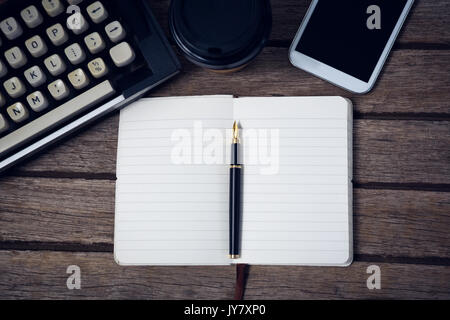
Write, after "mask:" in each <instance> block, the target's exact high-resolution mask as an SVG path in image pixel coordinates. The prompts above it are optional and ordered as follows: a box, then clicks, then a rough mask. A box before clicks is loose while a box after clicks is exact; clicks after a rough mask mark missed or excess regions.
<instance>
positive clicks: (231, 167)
mask: <svg viewBox="0 0 450 320" xmlns="http://www.w3.org/2000/svg"><path fill="white" fill-rule="evenodd" d="M236 168H238V169H242V166H241V165H240V164H232V165H231V166H230V169H236Z"/></svg>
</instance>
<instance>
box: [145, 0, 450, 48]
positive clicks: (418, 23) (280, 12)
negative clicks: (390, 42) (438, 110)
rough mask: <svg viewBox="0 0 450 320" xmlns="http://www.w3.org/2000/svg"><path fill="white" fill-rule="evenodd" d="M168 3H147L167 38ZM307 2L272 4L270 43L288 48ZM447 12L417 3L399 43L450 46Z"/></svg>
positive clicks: (442, 0)
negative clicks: (281, 44) (276, 43)
mask: <svg viewBox="0 0 450 320" xmlns="http://www.w3.org/2000/svg"><path fill="white" fill-rule="evenodd" d="M169 3H170V1H169V0H157V1H150V6H151V8H152V9H153V12H154V14H155V16H156V19H157V20H158V21H159V23H160V24H161V26H162V27H163V29H164V30H165V32H166V34H167V35H169V34H170V32H169V30H168V29H169V28H168V24H169V23H168V11H169ZM310 3H311V1H310V0H276V1H271V4H272V11H273V12H272V16H273V28H272V34H271V40H273V41H282V42H284V43H285V44H286V45H289V44H290V42H291V41H292V39H293V38H294V36H295V33H296V32H297V29H298V27H299V26H300V23H301V21H302V19H303V17H304V15H305V13H306V10H307V9H308V6H309V4H310ZM449 20H450V11H449V10H448V3H447V1H446V0H433V1H424V0H417V1H416V4H415V6H414V8H413V10H412V12H411V14H410V17H409V19H408V21H407V24H406V26H405V28H404V30H403V32H402V33H401V34H400V37H399V39H398V41H399V42H400V43H419V42H421V43H434V44H446V45H448V44H450V30H449V28H448V27H447V25H446V23H445V22H446V21H449Z"/></svg>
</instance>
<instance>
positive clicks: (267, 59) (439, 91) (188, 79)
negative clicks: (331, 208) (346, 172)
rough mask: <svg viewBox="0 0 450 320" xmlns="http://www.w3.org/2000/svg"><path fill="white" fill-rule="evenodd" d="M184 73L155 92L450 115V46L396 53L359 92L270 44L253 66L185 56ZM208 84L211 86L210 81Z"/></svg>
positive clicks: (153, 93) (377, 112)
mask: <svg viewBox="0 0 450 320" xmlns="http://www.w3.org/2000/svg"><path fill="white" fill-rule="evenodd" d="M180 60H181V61H182V64H183V72H182V74H181V75H179V76H177V77H176V78H174V79H173V80H171V81H169V82H168V83H166V84H164V85H162V86H161V87H159V88H157V89H156V90H154V91H152V93H151V95H152V96H184V95H209V94H233V95H235V96H272V95H275V96H280V95H281V96H329V95H338V96H344V97H347V98H350V99H351V100H352V101H353V103H354V109H355V111H356V112H358V113H375V114H380V113H411V114H419V113H445V114H450V102H449V101H450V90H448V89H449V88H450V77H449V76H448V73H449V66H450V51H447V50H436V51H433V50H399V51H395V52H393V53H392V55H391V56H390V58H389V60H388V62H387V64H386V66H385V68H384V71H383V73H382V74H381V76H380V78H379V79H378V82H377V85H376V87H375V88H374V89H373V91H371V92H370V93H369V94H366V95H356V94H351V93H350V92H348V91H345V90H343V89H340V88H337V87H335V86H333V85H331V84H329V83H328V82H325V81H324V80H321V79H319V78H317V77H314V76H312V75H309V74H308V73H306V72H304V71H301V70H299V69H297V68H295V67H293V66H292V65H291V64H290V62H289V60H288V49H286V48H265V49H264V50H263V52H262V53H261V55H260V56H258V57H257V58H256V59H255V61H254V62H253V63H252V64H250V65H249V66H248V67H247V68H245V69H243V70H242V71H240V72H236V73H232V74H218V73H213V72H210V71H207V70H204V69H202V68H200V67H197V66H195V65H194V64H192V63H190V62H188V61H186V59H184V58H182V57H180ZM205 84H206V85H205Z"/></svg>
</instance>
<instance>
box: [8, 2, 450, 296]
mask: <svg viewBox="0 0 450 320" xmlns="http://www.w3.org/2000/svg"><path fill="white" fill-rule="evenodd" d="M168 4H169V0H153V1H151V6H152V8H153V9H154V13H155V16H156V18H157V20H159V21H160V23H161V24H162V25H163V28H164V29H165V30H166V31H167V8H168ZM308 5H309V0H272V7H273V20H274V26H273V32H272V36H271V40H270V42H269V46H268V47H267V48H266V49H265V50H263V52H262V53H261V55H260V56H259V57H258V58H257V59H255V61H254V62H253V63H252V64H251V65H250V66H249V67H247V68H245V69H244V70H242V71H241V72H238V73H234V74H230V75H218V74H214V73H211V72H208V71H205V70H203V69H201V68H198V67H196V66H194V65H192V64H190V63H188V62H187V61H186V60H185V59H184V58H182V57H180V58H181V62H182V64H183V68H184V70H183V72H182V73H181V74H180V75H179V76H178V77H177V78H176V79H174V80H173V81H170V82H168V83H167V84H164V85H163V86H161V87H160V88H158V89H156V90H155V91H152V92H151V94H150V95H151V96H173V95H197V94H198V95H206V94H233V95H236V96H272V95H275V96H278V95H281V96H288V95H299V96H305V95H308V96H311V95H342V96H345V97H349V98H351V99H352V101H353V103H354V110H355V118H356V119H355V121H354V181H355V190H354V250H355V254H356V255H355V260H356V261H355V262H354V263H353V265H352V266H351V267H349V268H306V267H270V266H251V267H250V269H249V273H248V282H247V286H246V292H245V298H248V299H280V298H284V299H312V298H319V299H327V298H332V299H333V298H344V299H352V298H357V299H359V298H401V299H405V298H416V299H432V298H439V299H449V298H450V286H449V284H450V239H449V238H450V192H449V191H450V187H449V186H450V148H449V146H450V102H449V101H450V77H449V71H450V29H449V28H448V21H450V10H449V9H448V8H447V7H448V1H447V0H436V1H431V0H416V4H415V6H414V9H413V11H412V14H411V16H410V17H409V18H408V21H407V24H406V26H405V28H404V30H403V31H402V33H401V35H400V37H399V39H398V41H397V44H396V45H395V47H394V50H393V52H392V54H391V56H390V58H389V60H388V63H387V65H386V67H385V69H384V72H383V74H382V75H381V78H380V79H379V81H378V84H377V86H376V88H375V89H374V90H373V91H372V92H371V93H370V94H368V95H353V94H350V93H348V92H346V91H343V90H341V89H338V88H336V87H333V86H332V85H330V84H328V83H326V82H324V81H322V80H320V79H317V78H315V77H312V76H310V75H308V74H306V73H304V72H302V71H300V70H298V69H295V68H294V67H292V66H291V65H290V64H289V62H288V59H287V52H288V51H287V50H288V49H287V48H288V46H289V45H290V42H291V40H292V38H293V36H294V34H295V32H296V30H297V28H298V26H299V24H300V21H301V19H302V17H303V15H304V13H305V12H306V9H307V6H308ZM117 125H118V115H117V114H116V115H112V116H110V117H108V118H107V119H106V120H104V121H102V122H100V123H98V124H97V125H95V126H93V127H92V128H90V129H88V130H86V131H84V132H83V133H80V134H78V135H76V136H75V137H74V138H73V139H70V140H67V141H65V142H63V143H61V144H60V145H58V146H56V147H55V148H53V149H52V150H50V151H49V152H46V153H44V154H42V155H41V156H40V157H38V158H36V159H34V160H32V161H30V162H28V163H26V164H24V165H22V166H19V167H17V168H16V169H15V170H13V171H11V172H9V174H8V175H7V176H6V177H1V178H0V226H1V227H0V299H2V298H4V299H15V298H35V299H39V298H40V299H42V298H47V299H51V298H58V299H61V298H63V299H66V298H67V299H69V298H115V299H117V298H126V299H132V298H148V299H164V298H169V299H183V298H191V299H192V298H193V299H231V298H233V293H234V281H235V277H236V273H235V268H234V267H176V268H172V267H131V268H130V267H126V268H124V267H119V266H117V265H116V264H115V262H114V260H113V256H112V249H113V245H112V241H113V225H114V184H115V182H114V180H115V162H116V148H117V146H116V145H117ZM71 264H75V265H79V266H80V267H81V270H82V279H83V280H82V288H83V289H82V290H79V291H69V290H67V288H66V279H67V274H66V273H65V272H66V268H67V266H68V265H71ZM370 264H377V265H379V266H380V267H381V272H382V289H381V290H373V291H370V290H368V289H367V287H366V279H367V277H368V274H366V268H367V266H368V265H370Z"/></svg>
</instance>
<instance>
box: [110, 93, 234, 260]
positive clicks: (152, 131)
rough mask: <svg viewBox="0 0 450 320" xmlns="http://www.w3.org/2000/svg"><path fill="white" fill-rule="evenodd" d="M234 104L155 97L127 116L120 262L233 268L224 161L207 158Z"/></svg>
mask: <svg viewBox="0 0 450 320" xmlns="http://www.w3.org/2000/svg"><path fill="white" fill-rule="evenodd" d="M232 105H233V98H232V97H231V96H213V97H189V98H187V97H177V98H157V99H142V100H140V101H138V102H136V103H134V104H133V105H131V106H129V107H128V108H126V109H124V110H122V111H121V114H120V126H119V146H118V155H117V183H116V214H115V236H114V254H115V258H116V261H117V262H118V263H119V264H122V265H227V264H230V260H229V259H228V179H229V178H228V167H227V166H226V165H225V164H224V163H223V161H224V159H225V157H226V155H225V154H224V155H222V157H221V160H222V161H221V162H219V161H217V159H219V158H220V157H219V158H214V157H209V158H208V154H203V153H208V149H207V147H208V141H207V140H208V133H209V134H210V135H211V137H214V135H215V134H216V133H217V130H219V131H220V130H221V131H222V132H223V131H224V130H225V129H226V128H231V125H232V123H233V122H232V119H233V114H232V111H233V109H232ZM209 129H212V130H209ZM205 132H206V135H205ZM219 137H220V135H219ZM216 138H217V136H216ZM223 139H224V143H225V137H223ZM189 150H190V151H189Z"/></svg>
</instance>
